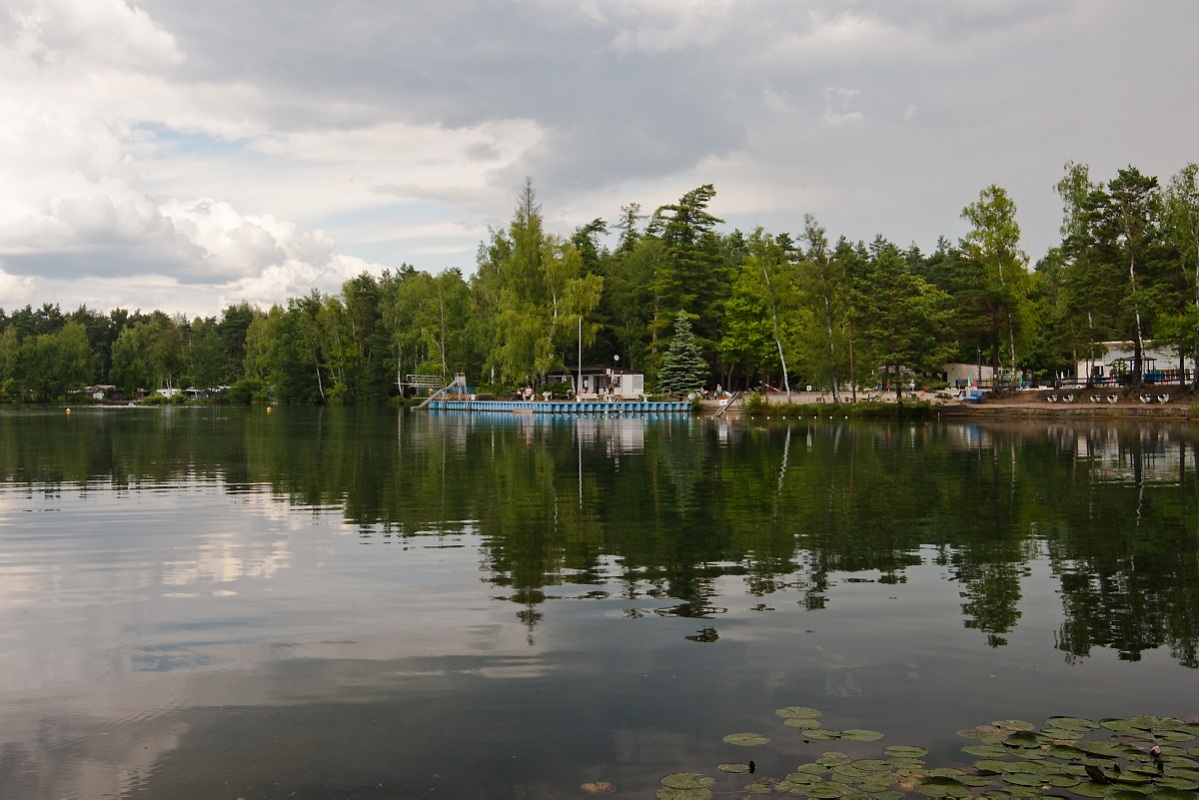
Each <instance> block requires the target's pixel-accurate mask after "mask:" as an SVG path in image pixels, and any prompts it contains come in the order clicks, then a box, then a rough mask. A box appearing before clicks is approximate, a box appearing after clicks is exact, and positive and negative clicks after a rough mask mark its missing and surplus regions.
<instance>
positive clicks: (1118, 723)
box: [1099, 717, 1151, 733]
mask: <svg viewBox="0 0 1199 800" xmlns="http://www.w3.org/2000/svg"><path fill="white" fill-rule="evenodd" d="M1099 724H1100V725H1102V726H1103V727H1105V728H1107V729H1108V730H1109V731H1116V732H1117V733H1145V732H1147V731H1149V730H1150V729H1151V728H1150V726H1148V725H1146V726H1141V725H1137V724H1136V723H1135V722H1133V721H1132V720H1130V719H1120V718H1118V717H1109V718H1108V719H1102V720H1100V721H1099Z"/></svg>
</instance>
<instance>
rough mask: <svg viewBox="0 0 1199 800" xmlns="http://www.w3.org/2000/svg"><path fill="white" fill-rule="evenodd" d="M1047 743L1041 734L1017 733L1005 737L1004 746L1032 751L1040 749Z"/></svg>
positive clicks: (1030, 732)
mask: <svg viewBox="0 0 1199 800" xmlns="http://www.w3.org/2000/svg"><path fill="white" fill-rule="evenodd" d="M1045 741H1046V740H1045V739H1043V738H1042V737H1041V736H1040V734H1036V733H1033V732H1032V731H1016V732H1015V733H1011V734H1008V735H1007V736H1005V737H1003V746H1004V747H1016V748H1029V749H1031V748H1034V747H1040V746H1041V745H1042V744H1044V743H1045Z"/></svg>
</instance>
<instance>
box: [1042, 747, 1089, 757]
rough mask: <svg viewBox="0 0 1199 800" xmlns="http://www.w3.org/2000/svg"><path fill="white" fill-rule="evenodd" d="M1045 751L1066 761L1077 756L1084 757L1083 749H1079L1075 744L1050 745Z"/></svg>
mask: <svg viewBox="0 0 1199 800" xmlns="http://www.w3.org/2000/svg"><path fill="white" fill-rule="evenodd" d="M1045 752H1046V753H1047V754H1048V755H1051V756H1053V757H1054V758H1060V759H1063V760H1065V761H1069V760H1072V759H1075V758H1082V751H1081V750H1079V749H1078V748H1077V747H1075V746H1074V745H1069V744H1055V745H1053V746H1052V747H1050V748H1049V749H1048V750H1046V751H1045Z"/></svg>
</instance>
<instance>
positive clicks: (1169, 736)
mask: <svg viewBox="0 0 1199 800" xmlns="http://www.w3.org/2000/svg"><path fill="white" fill-rule="evenodd" d="M1153 738H1155V739H1157V740H1158V741H1159V742H1189V741H1191V740H1192V739H1194V738H1195V737H1194V736H1192V735H1191V734H1190V733H1189V732H1188V731H1171V730H1154V731H1153Z"/></svg>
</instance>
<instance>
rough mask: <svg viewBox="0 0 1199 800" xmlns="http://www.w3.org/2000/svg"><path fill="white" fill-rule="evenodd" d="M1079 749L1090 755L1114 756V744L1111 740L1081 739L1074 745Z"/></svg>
mask: <svg viewBox="0 0 1199 800" xmlns="http://www.w3.org/2000/svg"><path fill="white" fill-rule="evenodd" d="M1074 746H1075V747H1076V748H1078V749H1079V750H1081V751H1083V752H1084V753H1087V754H1088V755H1092V756H1104V757H1107V758H1115V757H1116V745H1114V744H1112V743H1111V742H1090V741H1086V740H1083V741H1081V742H1076V743H1075V745H1074Z"/></svg>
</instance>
